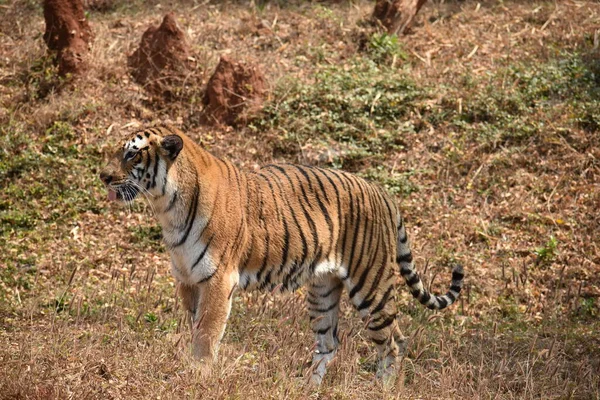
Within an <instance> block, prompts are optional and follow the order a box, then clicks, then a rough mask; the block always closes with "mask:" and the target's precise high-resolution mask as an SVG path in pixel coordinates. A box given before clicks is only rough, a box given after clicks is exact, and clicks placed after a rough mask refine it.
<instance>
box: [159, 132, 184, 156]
mask: <svg viewBox="0 0 600 400" xmlns="http://www.w3.org/2000/svg"><path fill="white" fill-rule="evenodd" d="M160 149H161V150H162V153H163V154H164V155H165V156H166V157H167V158H168V159H169V160H171V161H173V160H175V159H176V158H177V156H178V155H179V152H180V151H181V149H183V139H182V138H181V137H180V136H178V135H168V136H165V137H164V138H163V140H162V141H161V142H160Z"/></svg>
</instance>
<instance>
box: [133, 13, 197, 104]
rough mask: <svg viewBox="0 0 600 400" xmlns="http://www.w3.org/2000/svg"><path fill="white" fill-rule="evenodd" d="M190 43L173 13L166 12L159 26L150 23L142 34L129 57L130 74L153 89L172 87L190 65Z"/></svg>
mask: <svg viewBox="0 0 600 400" xmlns="http://www.w3.org/2000/svg"><path fill="white" fill-rule="evenodd" d="M189 55H190V50H189V46H188V43H187V40H186V38H185V35H184V33H183V31H182V30H181V29H180V28H179V26H178V25H177V21H175V16H174V14H173V13H172V12H171V13H168V14H167V15H165V17H164V19H163V21H162V24H161V25H160V26H157V25H154V26H151V27H150V28H148V29H147V30H146V32H144V34H143V35H142V40H141V42H140V46H139V48H138V49H137V50H136V51H135V52H134V53H133V54H132V55H131V56H129V59H128V65H129V68H130V71H131V75H132V76H133V78H134V79H135V81H136V82H137V83H139V84H142V85H145V86H146V88H147V89H149V90H150V91H151V92H154V93H158V92H165V91H169V90H170V89H169V87H171V86H172V85H173V84H174V81H178V78H179V77H182V76H184V75H185V73H186V70H187V69H188V64H189V61H188V57H189Z"/></svg>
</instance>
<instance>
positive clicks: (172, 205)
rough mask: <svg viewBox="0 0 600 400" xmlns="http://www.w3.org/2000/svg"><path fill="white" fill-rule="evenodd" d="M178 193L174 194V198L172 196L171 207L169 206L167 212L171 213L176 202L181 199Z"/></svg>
mask: <svg viewBox="0 0 600 400" xmlns="http://www.w3.org/2000/svg"><path fill="white" fill-rule="evenodd" d="M177 193H178V192H174V193H173V196H171V200H169V205H167V208H166V209H165V212H169V211H171V209H172V208H173V207H174V206H175V202H176V201H177V198H178V197H179V196H178V194H177Z"/></svg>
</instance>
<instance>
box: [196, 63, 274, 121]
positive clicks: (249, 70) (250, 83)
mask: <svg viewBox="0 0 600 400" xmlns="http://www.w3.org/2000/svg"><path fill="white" fill-rule="evenodd" d="M265 94H266V81H265V78H264V76H263V74H262V72H261V71H260V69H259V68H258V67H256V66H252V65H248V64H244V63H239V62H234V61H232V60H231V59H229V58H228V57H226V56H222V57H221V60H220V61H219V65H217V68H216V70H215V73H214V74H213V76H212V77H211V78H210V80H209V81H208V85H207V88H206V93H205V95H204V99H203V103H204V106H205V107H204V122H207V123H216V124H226V125H235V124H237V123H239V122H241V121H243V120H245V119H246V117H247V116H248V115H250V114H252V113H253V112H256V111H258V109H260V107H261V106H262V102H263V98H264V96H265Z"/></svg>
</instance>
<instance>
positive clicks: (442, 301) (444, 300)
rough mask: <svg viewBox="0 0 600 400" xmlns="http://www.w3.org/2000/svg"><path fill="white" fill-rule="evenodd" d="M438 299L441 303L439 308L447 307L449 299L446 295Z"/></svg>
mask: <svg viewBox="0 0 600 400" xmlns="http://www.w3.org/2000/svg"><path fill="white" fill-rule="evenodd" d="M436 299H437V301H438V303H439V308H438V309H439V310H441V309H442V308H446V307H447V306H448V301H447V300H446V298H445V297H442V296H440V297H437V298H436Z"/></svg>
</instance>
